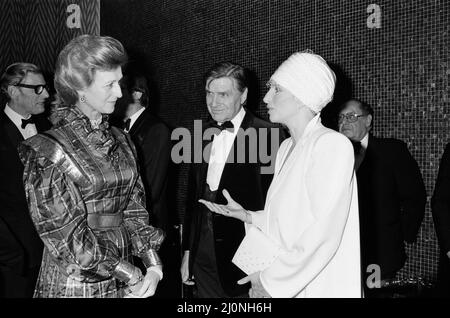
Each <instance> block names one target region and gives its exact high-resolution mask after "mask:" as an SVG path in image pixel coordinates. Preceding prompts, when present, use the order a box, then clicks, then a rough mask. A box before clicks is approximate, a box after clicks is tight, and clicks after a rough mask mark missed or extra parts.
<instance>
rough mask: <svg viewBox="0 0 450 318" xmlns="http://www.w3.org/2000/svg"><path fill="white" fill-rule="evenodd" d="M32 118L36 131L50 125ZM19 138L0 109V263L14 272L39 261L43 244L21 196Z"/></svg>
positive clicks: (20, 135)
mask: <svg viewBox="0 0 450 318" xmlns="http://www.w3.org/2000/svg"><path fill="white" fill-rule="evenodd" d="M35 119H36V122H35V125H36V129H37V131H38V132H42V131H45V130H48V129H50V122H49V121H48V120H47V119H46V118H45V117H44V116H43V115H38V116H35ZM23 140H24V139H23V137H22V134H21V133H20V131H19V129H17V127H16V126H15V125H14V123H13V122H12V121H11V120H10V119H9V117H8V116H7V115H6V114H5V113H4V112H3V111H0V228H2V230H1V231H0V241H1V242H2V243H1V244H0V248H1V251H0V265H2V266H6V267H10V268H11V269H13V270H15V271H16V272H17V273H18V274H20V273H23V272H26V270H27V269H29V268H32V267H35V266H39V265H40V263H41V257H42V248H43V244H42V241H41V239H40V238H39V236H38V234H37V232H36V230H35V228H34V225H33V222H32V220H31V217H30V214H29V211H28V204H27V201H26V198H25V190H24V186H23V165H22V162H21V161H20V159H19V154H18V151H17V146H18V145H19V143H21V142H22V141H23ZM3 229H4V230H3ZM6 242H10V243H8V244H6ZM14 255H15V256H14Z"/></svg>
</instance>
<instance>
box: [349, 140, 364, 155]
mask: <svg viewBox="0 0 450 318" xmlns="http://www.w3.org/2000/svg"><path fill="white" fill-rule="evenodd" d="M351 142H352V145H353V150H354V151H355V154H359V153H360V152H361V148H362V146H361V142H360V141H353V140H352V141H351Z"/></svg>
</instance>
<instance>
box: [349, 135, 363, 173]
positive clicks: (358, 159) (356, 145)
mask: <svg viewBox="0 0 450 318" xmlns="http://www.w3.org/2000/svg"><path fill="white" fill-rule="evenodd" d="M351 142H352V145H353V150H354V151H355V170H356V171H357V170H358V169H359V167H360V166H361V163H362V161H363V159H364V152H362V146H361V142H360V141H353V140H352V141H351Z"/></svg>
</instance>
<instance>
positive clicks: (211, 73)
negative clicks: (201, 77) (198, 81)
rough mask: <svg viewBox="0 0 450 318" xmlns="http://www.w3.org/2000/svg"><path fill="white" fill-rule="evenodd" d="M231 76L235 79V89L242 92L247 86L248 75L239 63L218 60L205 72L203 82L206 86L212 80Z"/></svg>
mask: <svg viewBox="0 0 450 318" xmlns="http://www.w3.org/2000/svg"><path fill="white" fill-rule="evenodd" d="M222 77H231V78H234V79H235V80H236V83H237V86H238V87H237V89H238V90H239V91H240V92H243V91H244V90H245V89H246V88H247V87H248V76H247V72H246V70H245V69H244V68H243V67H242V66H240V65H239V64H235V63H231V62H219V63H216V64H214V65H213V66H212V67H211V68H210V69H209V70H208V72H206V74H205V83H206V85H207V86H208V85H209V83H210V82H211V81H212V80H215V79H218V78H222Z"/></svg>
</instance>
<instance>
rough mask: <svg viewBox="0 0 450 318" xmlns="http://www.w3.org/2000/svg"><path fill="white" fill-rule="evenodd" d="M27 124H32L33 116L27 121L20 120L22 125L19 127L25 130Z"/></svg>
mask: <svg viewBox="0 0 450 318" xmlns="http://www.w3.org/2000/svg"><path fill="white" fill-rule="evenodd" d="M28 124H34V117H33V116H31V117H30V118H28V119H22V125H20V127H22V129H25V127H27V125H28Z"/></svg>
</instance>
